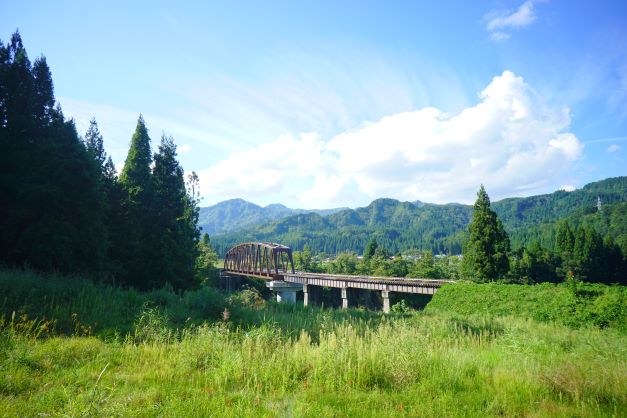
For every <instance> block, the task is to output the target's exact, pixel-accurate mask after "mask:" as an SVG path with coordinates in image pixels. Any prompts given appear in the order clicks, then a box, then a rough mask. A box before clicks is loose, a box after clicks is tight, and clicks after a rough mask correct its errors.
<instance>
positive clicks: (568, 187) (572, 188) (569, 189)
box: [560, 184, 577, 192]
mask: <svg viewBox="0 0 627 418" xmlns="http://www.w3.org/2000/svg"><path fill="white" fill-rule="evenodd" d="M560 190H564V191H565V192H574V191H575V190H577V188H576V187H575V186H573V185H572V184H564V185H562V186H561V187H560Z"/></svg>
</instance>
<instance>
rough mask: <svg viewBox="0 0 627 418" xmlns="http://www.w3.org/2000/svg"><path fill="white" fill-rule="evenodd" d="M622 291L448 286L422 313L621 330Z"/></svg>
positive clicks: (625, 304)
mask: <svg viewBox="0 0 627 418" xmlns="http://www.w3.org/2000/svg"><path fill="white" fill-rule="evenodd" d="M626 298H627V289H626V288H625V287H623V286H607V285H602V284H585V283H579V284H577V286H576V288H575V289H573V288H572V286H568V285H564V284H551V283H542V284H536V285H515V284H502V283H485V284H475V283H468V282H458V283H454V284H449V285H446V286H444V287H442V288H441V289H439V290H438V292H437V293H436V294H435V295H434V296H433V299H432V300H431V302H429V304H428V305H427V308H426V309H425V310H426V312H431V313H435V312H448V313H452V314H457V315H486V316H495V317H498V316H521V317H525V318H531V319H534V320H536V321H541V322H558V323H561V324H564V325H567V326H569V327H572V328H579V327H582V326H588V325H593V326H598V327H602V328H604V327H613V328H618V329H620V330H622V331H623V332H627V299H626Z"/></svg>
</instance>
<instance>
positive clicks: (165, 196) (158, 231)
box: [151, 135, 198, 288]
mask: <svg viewBox="0 0 627 418" xmlns="http://www.w3.org/2000/svg"><path fill="white" fill-rule="evenodd" d="M154 157H155V160H154V161H155V165H154V169H153V174H152V176H153V186H154V196H153V208H152V219H153V222H152V228H151V230H152V234H153V237H152V239H151V245H152V246H153V263H152V264H153V266H154V267H157V270H156V271H155V275H156V274H158V275H159V280H160V281H162V282H168V283H170V284H171V285H172V286H174V287H176V288H186V287H191V286H193V285H194V284H195V283H194V279H195V276H194V267H195V259H196V255H197V252H198V248H197V242H198V235H197V231H196V230H195V227H193V226H192V225H190V224H189V223H188V222H187V219H186V205H187V191H186V189H185V179H184V176H183V168H182V167H181V166H180V164H179V163H178V161H177V159H176V145H175V144H174V141H173V139H172V138H171V137H166V136H165V135H164V136H163V137H162V138H161V144H160V145H159V150H158V152H157V153H156V154H155V156H154Z"/></svg>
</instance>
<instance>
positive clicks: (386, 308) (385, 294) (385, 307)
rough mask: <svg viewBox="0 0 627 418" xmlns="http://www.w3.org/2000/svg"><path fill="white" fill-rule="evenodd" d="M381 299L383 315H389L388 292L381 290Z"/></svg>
mask: <svg viewBox="0 0 627 418" xmlns="http://www.w3.org/2000/svg"><path fill="white" fill-rule="evenodd" d="M381 297H382V298H383V313H390V291H389V290H382V291H381Z"/></svg>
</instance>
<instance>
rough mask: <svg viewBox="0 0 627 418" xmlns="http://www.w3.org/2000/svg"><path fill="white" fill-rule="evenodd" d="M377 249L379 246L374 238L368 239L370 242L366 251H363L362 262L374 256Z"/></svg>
mask: <svg viewBox="0 0 627 418" xmlns="http://www.w3.org/2000/svg"><path fill="white" fill-rule="evenodd" d="M378 247H379V244H378V243H377V239H376V238H375V237H372V238H370V241H368V244H367V245H366V249H365V250H364V260H370V259H371V258H372V257H373V256H374V254H375V252H376V251H377V248H378Z"/></svg>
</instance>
